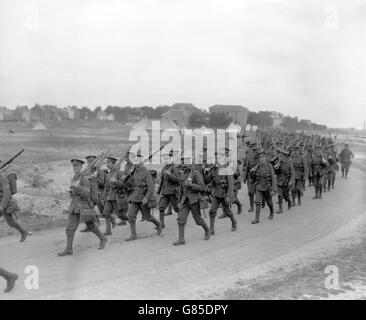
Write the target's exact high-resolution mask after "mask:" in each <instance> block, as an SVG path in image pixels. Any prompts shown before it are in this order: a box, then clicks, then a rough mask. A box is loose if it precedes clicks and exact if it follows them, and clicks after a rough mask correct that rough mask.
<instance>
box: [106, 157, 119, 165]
mask: <svg viewBox="0 0 366 320" xmlns="http://www.w3.org/2000/svg"><path fill="white" fill-rule="evenodd" d="M107 162H110V163H113V164H115V163H116V162H117V158H115V157H113V156H109V157H107Z"/></svg>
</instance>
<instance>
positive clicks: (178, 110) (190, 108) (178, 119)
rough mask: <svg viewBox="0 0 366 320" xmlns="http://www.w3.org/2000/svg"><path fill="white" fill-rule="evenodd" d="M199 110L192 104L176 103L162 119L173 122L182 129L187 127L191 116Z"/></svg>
mask: <svg viewBox="0 0 366 320" xmlns="http://www.w3.org/2000/svg"><path fill="white" fill-rule="evenodd" d="M197 110H198V108H197V107H195V106H194V105H193V104H192V103H174V104H173V105H172V106H171V107H170V109H169V110H168V111H167V112H165V113H163V114H162V116H161V118H162V119H166V120H170V121H173V122H174V123H175V124H177V125H178V126H179V127H180V128H183V127H187V126H188V122H189V117H190V115H191V114H192V113H193V112H195V111H197Z"/></svg>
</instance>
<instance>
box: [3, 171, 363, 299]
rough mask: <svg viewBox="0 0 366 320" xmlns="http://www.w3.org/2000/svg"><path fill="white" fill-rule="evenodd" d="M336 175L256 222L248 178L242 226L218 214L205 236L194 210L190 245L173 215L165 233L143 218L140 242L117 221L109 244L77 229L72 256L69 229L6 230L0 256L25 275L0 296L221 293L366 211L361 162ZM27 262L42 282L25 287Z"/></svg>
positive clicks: (5, 264) (209, 295) (188, 296)
mask: <svg viewBox="0 0 366 320" xmlns="http://www.w3.org/2000/svg"><path fill="white" fill-rule="evenodd" d="M337 179H338V180H337V181H336V189H335V190H332V191H331V192H330V193H329V192H327V193H325V194H324V196H323V199H322V200H312V199H311V197H312V196H313V188H307V190H306V192H305V198H304V201H303V206H301V207H295V208H293V209H291V210H290V211H287V210H285V211H284V213H283V214H282V215H275V219H274V220H272V221H270V220H268V219H267V217H268V209H267V208H266V209H265V210H262V214H261V223H260V224H258V225H251V224H250V221H251V219H252V214H248V213H247V208H248V200H247V197H246V186H245V185H243V189H242V192H241V195H240V197H241V200H242V202H243V204H244V206H243V213H242V214H241V215H239V216H238V215H236V217H237V219H238V222H239V226H238V230H237V231H236V232H231V231H230V224H229V221H228V220H227V219H219V220H218V221H217V227H216V234H215V235H214V236H212V237H211V239H210V240H209V241H204V240H203V230H202V228H200V227H197V226H196V225H195V224H194V221H193V219H192V218H191V217H190V218H189V221H188V224H187V227H186V241H187V244H186V245H185V246H179V247H174V246H172V242H173V241H174V240H176V238H177V224H176V221H175V216H174V215H173V216H170V217H167V222H166V229H165V230H164V231H163V234H162V235H161V236H156V235H155V230H154V228H153V225H152V224H150V223H148V222H143V223H142V222H138V223H137V231H138V234H139V236H140V239H139V240H137V241H134V242H125V241H124V239H126V238H127V237H128V235H129V230H128V226H123V227H117V228H116V229H114V234H113V236H112V237H110V238H109V242H108V244H107V246H106V248H105V249H104V250H102V251H100V250H97V248H96V247H97V244H98V240H97V239H96V238H95V236H94V235H92V234H82V233H79V232H77V237H76V239H75V250H74V256H72V257H63V258H59V257H57V256H56V255H57V252H58V251H60V250H62V249H63V248H64V245H65V235H64V230H63V229H54V230H51V231H44V232H39V233H36V234H34V235H33V236H30V237H29V238H28V239H27V241H26V242H25V243H23V244H20V243H18V237H15V236H11V237H8V238H3V239H1V242H0V252H1V263H0V264H1V266H3V267H6V268H7V269H12V270H14V271H16V272H17V273H18V274H19V275H20V279H19V281H18V283H17V286H16V288H15V289H14V291H13V292H12V293H10V294H7V295H5V294H2V293H0V299H101V298H104V299H191V298H219V297H220V296H219V295H218V293H220V292H222V290H224V289H225V288H227V287H229V286H230V285H231V284H233V283H234V282H235V281H237V280H238V279H243V278H246V277H255V276H256V275H258V274H260V273H261V272H265V271H266V270H268V268H271V265H273V264H275V265H276V266H277V267H278V266H279V265H280V264H282V263H286V261H287V260H288V258H289V257H290V256H291V257H292V258H296V256H297V255H299V256H300V255H303V254H304V252H305V251H306V252H307V253H308V254H310V255H311V252H312V249H314V250H316V249H318V248H319V246H321V243H322V241H323V240H324V239H326V238H327V237H329V236H330V235H334V233H335V232H337V231H338V230H341V229H342V228H344V227H345V226H347V225H351V224H352V223H353V224H354V223H355V221H359V220H360V219H362V218H363V215H364V212H365V209H366V199H365V190H366V179H365V174H364V172H362V171H360V170H358V169H356V168H354V169H353V170H351V173H350V178H349V180H342V179H340V177H339V173H338V177H337ZM234 211H235V208H234ZM235 212H236V211H235ZM102 228H103V226H102ZM103 229H104V228H103ZM27 265H35V266H37V267H38V268H39V273H40V275H39V277H40V282H39V289H38V290H27V289H26V288H25V287H24V280H25V278H26V276H27V275H26V274H24V269H25V267H26V266H27ZM2 284H3V283H2Z"/></svg>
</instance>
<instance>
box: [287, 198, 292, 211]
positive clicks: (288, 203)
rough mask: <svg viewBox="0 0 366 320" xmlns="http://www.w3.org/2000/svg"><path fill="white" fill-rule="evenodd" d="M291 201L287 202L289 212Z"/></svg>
mask: <svg viewBox="0 0 366 320" xmlns="http://www.w3.org/2000/svg"><path fill="white" fill-rule="evenodd" d="M291 207H292V206H291V200H290V199H288V201H287V210H290V209H291Z"/></svg>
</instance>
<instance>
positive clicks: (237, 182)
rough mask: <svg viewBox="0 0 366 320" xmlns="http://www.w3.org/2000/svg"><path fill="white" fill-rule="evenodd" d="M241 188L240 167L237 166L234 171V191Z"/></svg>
mask: <svg viewBox="0 0 366 320" xmlns="http://www.w3.org/2000/svg"><path fill="white" fill-rule="evenodd" d="M239 189H241V180H240V168H239V166H237V167H236V170H235V172H234V191H238V190H239Z"/></svg>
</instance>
